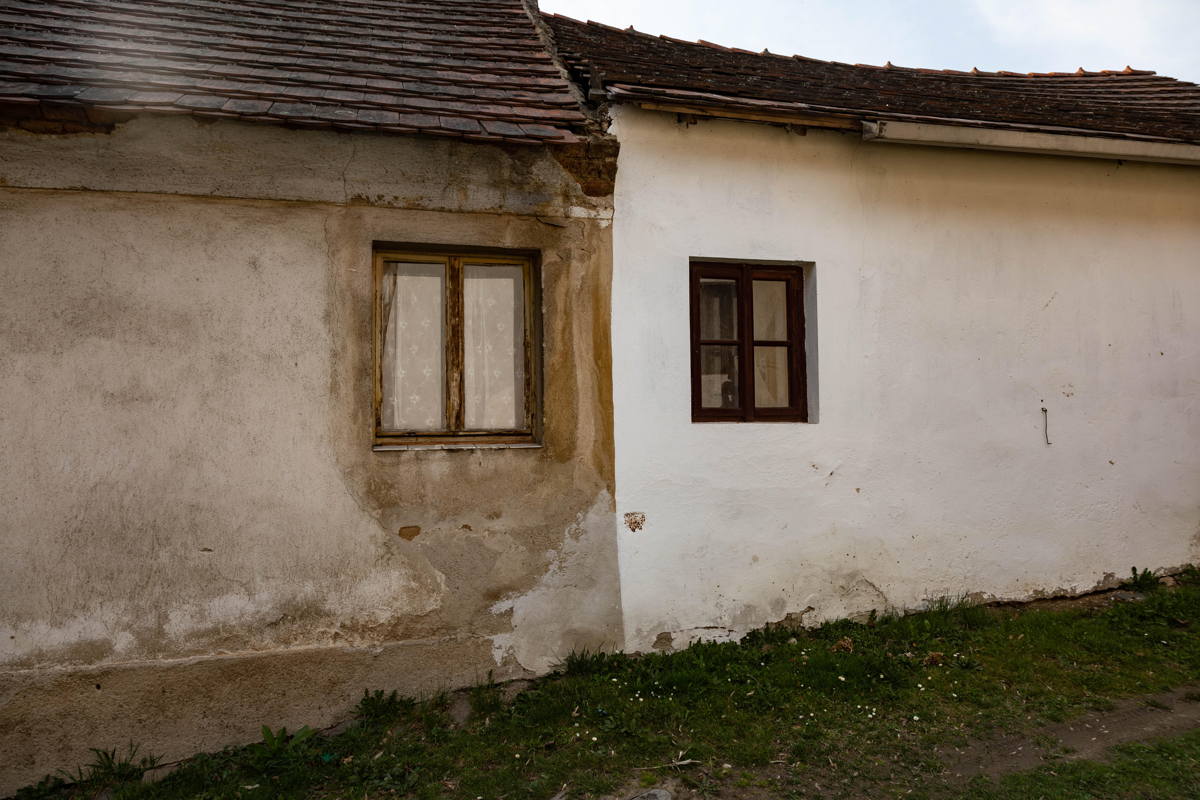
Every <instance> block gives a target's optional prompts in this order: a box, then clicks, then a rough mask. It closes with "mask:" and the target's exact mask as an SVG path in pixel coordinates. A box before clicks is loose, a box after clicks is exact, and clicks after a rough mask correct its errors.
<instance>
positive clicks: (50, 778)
mask: <svg viewBox="0 0 1200 800" xmlns="http://www.w3.org/2000/svg"><path fill="white" fill-rule="evenodd" d="M138 749H139V748H138V746H137V745H136V744H134V743H133V742H130V743H129V745H128V746H127V748H126V751H125V753H124V754H121V753H120V752H119V751H118V750H117V749H116V748H113V749H111V750H104V749H100V748H92V756H93V758H92V763H90V764H87V765H85V766H82V767H78V768H77V769H75V771H74V772H70V771H67V770H60V771H59V774H58V775H47V776H46V777H44V778H42V780H41V781H39V782H38V783H37V784H35V785H34V786H30V787H26V788H25V789H22V790H21V791H19V792H17V795H16V800H35V798H47V797H61V796H74V795H77V794H87V795H88V796H93V795H97V794H100V793H101V792H103V791H105V790H111V789H113V788H116V787H120V786H123V785H126V784H134V783H138V782H139V781H141V779H142V776H143V775H145V774H146V771H147V770H151V769H154V767H155V766H157V765H158V763H159V760H160V759H159V757H158V756H155V755H146V756H141V757H139V756H138Z"/></svg>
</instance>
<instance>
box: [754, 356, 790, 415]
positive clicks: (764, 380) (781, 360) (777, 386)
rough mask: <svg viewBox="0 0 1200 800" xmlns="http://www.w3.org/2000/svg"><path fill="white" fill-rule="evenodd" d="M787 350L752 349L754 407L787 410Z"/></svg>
mask: <svg viewBox="0 0 1200 800" xmlns="http://www.w3.org/2000/svg"><path fill="white" fill-rule="evenodd" d="M789 394H790V392H789V391H788V348H786V347H755V348H754V407H755V408H787V407H788V406H789V405H790V403H789V402H788V395H789Z"/></svg>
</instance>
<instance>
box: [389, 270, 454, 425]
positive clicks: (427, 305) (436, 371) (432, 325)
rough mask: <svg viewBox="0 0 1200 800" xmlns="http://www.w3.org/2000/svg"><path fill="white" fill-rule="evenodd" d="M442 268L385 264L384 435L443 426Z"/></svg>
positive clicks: (444, 345)
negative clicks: (391, 432)
mask: <svg viewBox="0 0 1200 800" xmlns="http://www.w3.org/2000/svg"><path fill="white" fill-rule="evenodd" d="M445 287H446V265H445V264H444V263H443V264H420V263H402V262H394V261H393V262H388V263H387V264H386V265H385V268H384V274H383V284H382V286H381V290H382V292H383V298H382V300H383V314H382V317H383V319H382V320H381V322H382V325H383V331H382V334H383V335H382V339H383V353H382V363H381V367H382V370H381V371H382V381H381V383H382V386H381V389H382V395H383V397H382V406H381V408H380V423H381V425H382V427H383V429H384V430H389V431H434V430H440V429H442V428H444V427H445V425H446V419H445V408H446V401H445V391H446V380H445V369H446V366H445V365H446V356H445V348H446V341H445V332H444V327H445V326H444V325H443V314H444V311H445V302H444V297H445V291H446V288H445Z"/></svg>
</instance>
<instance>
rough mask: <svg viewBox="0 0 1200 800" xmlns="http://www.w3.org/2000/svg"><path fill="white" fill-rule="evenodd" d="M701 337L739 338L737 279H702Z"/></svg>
mask: <svg viewBox="0 0 1200 800" xmlns="http://www.w3.org/2000/svg"><path fill="white" fill-rule="evenodd" d="M700 338H701V339H736V338H738V336H737V281H734V280H729V279H726V278H701V279H700Z"/></svg>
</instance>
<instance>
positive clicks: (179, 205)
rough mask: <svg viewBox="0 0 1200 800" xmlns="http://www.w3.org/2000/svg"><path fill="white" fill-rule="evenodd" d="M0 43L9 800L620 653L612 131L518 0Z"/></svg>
mask: <svg viewBox="0 0 1200 800" xmlns="http://www.w3.org/2000/svg"><path fill="white" fill-rule="evenodd" d="M0 27H3V29H4V36H3V37H2V39H0V82H2V83H0V106H2V111H0V116H2V119H3V123H4V130H3V131H2V132H0V269H2V276H3V277H2V279H0V280H2V289H0V319H3V320H4V323H3V325H2V326H0V376H2V377H0V409H3V411H2V412H0V464H2V466H0V498H3V506H4V508H5V514H4V519H3V523H2V524H3V535H0V753H3V754H4V755H3V757H0V765H2V766H0V796H3V795H6V794H7V793H8V792H10V791H12V790H14V789H16V788H17V787H18V786H20V785H23V784H25V783H28V782H29V781H32V780H36V779H37V778H40V777H41V776H42V775H44V774H46V773H47V772H53V771H54V770H56V769H58V768H66V767H71V766H74V765H76V764H80V763H86V762H88V761H90V759H91V753H89V751H88V748H89V747H120V748H124V747H125V745H126V744H127V743H128V742H129V740H130V739H131V738H133V739H135V740H137V741H138V742H140V743H142V746H143V749H144V750H149V751H153V752H155V753H161V754H164V755H165V756H167V757H171V758H173V757H177V756H182V755H185V754H188V753H191V752H195V751H197V750H199V749H211V748H219V747H221V746H224V745H225V744H228V743H231V742H239V741H247V740H252V739H256V738H258V735H257V733H256V731H258V730H259V729H260V728H261V726H262V725H263V724H265V723H268V722H269V723H270V724H272V725H275V726H279V725H287V726H288V727H289V728H291V729H295V728H296V727H298V726H301V725H304V724H309V725H314V726H315V725H321V724H327V723H328V722H330V721H333V720H335V719H337V718H339V717H340V716H343V715H344V714H345V713H346V711H347V709H348V708H350V707H351V706H352V705H353V704H354V703H355V702H356V701H357V699H358V698H360V697H361V696H362V693H363V691H364V690H365V689H367V688H372V689H374V688H382V687H384V686H388V687H395V688H398V689H400V690H401V691H406V692H416V693H424V692H431V691H436V690H438V689H441V688H445V687H454V686H461V685H465V684H470V683H474V682H477V681H480V680H486V679H487V677H488V675H489V674H492V675H493V676H494V677H495V678H496V679H505V678H510V677H513V676H519V675H524V674H529V673H530V672H533V671H536V672H544V671H546V670H547V669H549V668H550V667H551V665H552V664H553V663H555V661H556V659H558V658H559V657H560V655H561V654H562V653H564V652H569V651H570V650H571V648H573V647H589V648H591V649H597V648H601V647H619V646H621V620H620V608H619V597H618V582H617V578H616V523H615V519H614V517H613V513H612V502H613V500H612V497H613V478H612V408H611V403H612V400H611V398H612V389H611V383H610V380H611V379H610V371H609V366H608V364H609V353H610V347H609V341H608V337H609V331H610V326H609V323H608V281H609V276H610V273H611V228H610V225H611V216H612V205H611V184H612V168H613V156H614V153H615V145H614V144H613V143H612V141H611V139H610V138H608V137H606V136H605V135H604V134H603V132H602V131H598V130H595V129H594V125H592V123H591V122H590V121H589V119H588V117H587V116H586V115H585V113H584V111H583V107H582V106H581V103H580V96H579V95H578V93H577V91H576V90H575V89H573V87H572V86H571V85H570V84H569V83H568V81H567V79H566V78H565V76H564V73H563V72H562V70H561V68H560V67H559V66H557V65H556V64H555V62H554V61H553V60H552V59H551V57H550V55H549V54H548V51H547V49H546V47H545V46H544V44H543V34H542V32H541V31H540V29H539V27H538V26H536V25H535V24H534V22H533V21H532V18H531V17H530V16H529V14H528V13H527V11H526V9H525V7H524V6H523V5H522V3H521V2H519V0H473V2H470V3H459V2H428V1H426V2H420V3H405V2H398V1H397V2H389V3H380V2H377V1H368V0H347V1H346V2H339V3H322V4H314V3H301V4H271V3H247V2H238V3H222V2H201V0H179V1H178V2H170V3H151V2H141V0H138V1H137V2H123V3H111V2H107V0H88V1H87V2H79V1H78V0H72V1H71V2H66V1H65V0H64V2H38V3H15V4H14V3H8V4H5V6H4V8H3V9H0ZM410 290H411V296H410ZM418 299H419V300H421V301H423V305H422V304H418V303H416V302H415V301H416V300H418ZM385 309H387V313H386V314H385V313H384V310H385ZM439 315H441V318H440V321H441V322H442V323H443V325H442V329H444V330H445V331H446V332H445V334H444V335H445V337H446V339H445V340H443V341H441V342H439V341H437V340H436V339H435V338H433V337H432V334H431V330H432V328H431V327H428V326H433V325H434V324H435V323H437V322H438V321H439ZM423 326H426V327H423ZM483 326H488V327H490V328H497V329H498V328H501V327H504V326H507V328H508V330H507V338H506V339H501V338H496V337H493V336H491V335H490V334H486V331H485V329H484V327H483ZM407 331H413V332H415V335H411V336H410V335H408V333H407ZM439 332H440V331H439ZM493 345H495V347H493ZM437 347H440V348H442V349H443V350H445V351H453V352H455V353H456V356H455V359H454V361H455V365H454V366H453V368H452V370H453V371H452V372H449V373H448V374H447V373H446V372H443V373H442V375H443V376H444V377H445V378H446V380H445V381H444V382H443V383H441V384H438V383H437V382H436V381H433V382H430V381H429V380H427V379H424V378H423V382H422V383H420V384H413V385H412V386H411V387H410V386H408V385H406V384H404V379H406V378H407V377H408V376H409V375H412V374H418V375H421V374H423V373H424V372H425V371H426V370H431V371H432V370H436V369H439V368H441V369H449V367H448V365H447V367H443V366H442V365H443V363H444V362H440V361H439V360H438V359H436V358H430V355H429V354H430V352H431V351H432V349H433V348H437ZM485 351H486V352H485ZM377 358H378V360H377ZM380 362H382V363H380ZM401 371H404V372H405V373H406V374H404V375H400V374H398V373H400V372H401ZM385 378H386V379H387V380H386V382H385ZM451 382H453V383H451ZM398 386H399V387H402V388H397V387H398ZM450 386H452V387H453V388H449V387H450ZM422 391H425V392H430V393H435V394H436V395H437V396H432V394H425V395H423V396H419V397H417V399H416V400H412V401H410V400H409V398H410V396H411V395H414V394H417V395H420V393H421V392H422ZM377 392H378V395H377ZM442 392H444V394H443V393H442ZM401 395H403V397H402V396H401ZM431 420H432V421H431ZM434 430H437V431H438V432H440V433H441V434H443V435H441V436H438V437H432V436H430V435H429V434H430V432H431V431H434ZM481 430H488V431H492V432H493V433H491V434H488V435H487V436H485V437H483V438H482V439H480V437H478V436H475V435H473V433H472V431H481ZM485 448H491V449H485Z"/></svg>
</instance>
